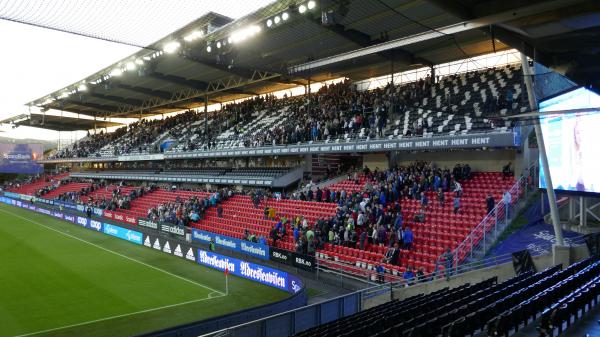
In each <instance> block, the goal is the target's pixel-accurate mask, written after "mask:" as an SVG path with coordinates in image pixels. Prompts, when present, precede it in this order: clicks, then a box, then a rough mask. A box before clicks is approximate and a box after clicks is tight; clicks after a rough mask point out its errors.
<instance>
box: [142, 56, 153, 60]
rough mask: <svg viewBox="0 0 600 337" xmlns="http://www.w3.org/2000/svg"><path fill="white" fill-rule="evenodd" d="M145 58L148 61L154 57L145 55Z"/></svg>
mask: <svg viewBox="0 0 600 337" xmlns="http://www.w3.org/2000/svg"><path fill="white" fill-rule="evenodd" d="M143 59H144V60H146V61H150V60H152V57H151V56H144V57H143Z"/></svg>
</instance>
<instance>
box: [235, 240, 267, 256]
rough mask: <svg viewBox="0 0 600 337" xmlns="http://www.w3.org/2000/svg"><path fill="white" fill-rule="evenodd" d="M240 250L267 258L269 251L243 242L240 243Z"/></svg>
mask: <svg viewBox="0 0 600 337" xmlns="http://www.w3.org/2000/svg"><path fill="white" fill-rule="evenodd" d="M240 250H241V251H242V252H246V253H251V254H253V255H260V256H263V257H266V256H267V250H266V249H264V248H262V247H259V246H256V245H249V244H247V243H245V242H244V241H242V242H241V243H240Z"/></svg>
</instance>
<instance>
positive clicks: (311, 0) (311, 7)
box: [306, 0, 317, 9]
mask: <svg viewBox="0 0 600 337" xmlns="http://www.w3.org/2000/svg"><path fill="white" fill-rule="evenodd" d="M306 6H307V7H308V9H313V8H315V7H316V6H317V3H316V2H315V1H314V0H310V1H309V2H308V3H307V4H306Z"/></svg>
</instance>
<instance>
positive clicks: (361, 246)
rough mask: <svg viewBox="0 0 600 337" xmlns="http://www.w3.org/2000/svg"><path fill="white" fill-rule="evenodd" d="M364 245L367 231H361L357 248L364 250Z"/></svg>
mask: <svg viewBox="0 0 600 337" xmlns="http://www.w3.org/2000/svg"><path fill="white" fill-rule="evenodd" d="M366 244H367V231H366V230H363V231H362V232H361V233H360V241H359V248H360V250H365V246H366Z"/></svg>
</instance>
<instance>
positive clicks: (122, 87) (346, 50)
mask: <svg viewBox="0 0 600 337" xmlns="http://www.w3.org/2000/svg"><path fill="white" fill-rule="evenodd" d="M309 4H310V6H309ZM575 4H576V5H577V6H574V5H575ZM309 7H311V9H309ZM599 7H600V4H599V2H598V1H589V0H588V1H585V0H560V1H558V0H529V1H524V0H502V1H501V0H455V1H450V0H360V1H359V0H321V1H316V2H313V1H307V0H305V1H297V0H283V1H277V2H275V3H273V4H271V5H269V6H266V7H264V8H261V9H259V10H257V11H256V12H253V13H251V14H249V15H247V16H245V17H242V18H240V19H238V20H235V21H233V20H232V19H230V18H227V17H225V16H222V15H219V14H216V13H209V14H207V15H204V16H203V17H201V18H199V19H198V20H196V21H194V22H192V23H190V24H188V25H186V26H185V27H183V28H181V29H179V30H177V31H175V32H173V33H171V34H169V35H168V36H166V37H165V38H163V39H161V40H159V41H157V42H156V43H154V44H152V45H150V46H148V47H147V48H145V49H143V50H141V51H140V52H138V53H136V54H134V55H132V56H130V57H128V58H126V59H124V60H121V61H120V62H117V63H116V64H114V65H112V66H110V67H107V68H105V69H102V70H101V71H99V72H97V73H96V74H93V75H92V76H89V77H87V78H85V79H82V81H80V82H78V83H74V84H73V85H71V86H69V87H68V88H64V89H61V90H58V91H56V92H54V93H51V94H49V95H47V96H45V97H42V98H39V99H37V100H35V101H33V102H30V103H28V104H29V105H35V106H39V107H42V108H43V109H57V110H64V111H70V112H75V113H80V114H85V115H90V116H96V117H139V116H147V115H155V114H161V113H168V112H174V111H180V110H185V109H189V108H195V107H199V106H203V105H204V104H205V100H206V99H208V103H209V104H210V103H215V102H226V101H231V100H234V99H239V98H244V97H249V96H253V95H256V94H263V93H268V92H273V91H276V90H282V89H286V88H290V87H294V86H297V85H303V84H306V83H307V82H308V80H309V79H311V80H313V81H323V80H328V79H332V78H337V77H341V76H345V77H349V78H352V79H354V80H360V79H366V78H371V77H375V76H380V75H384V74H389V73H390V72H391V71H392V67H393V70H394V71H395V72H399V71H403V70H409V69H413V68H420V67H423V66H428V65H434V64H440V63H445V62H450V61H454V60H459V59H464V58H466V57H472V56H477V55H481V54H486V53H491V52H494V51H499V50H504V49H508V48H513V47H514V48H518V49H520V50H523V51H525V52H526V53H527V54H528V55H530V56H533V54H534V52H533V48H536V53H540V55H542V54H541V52H542V51H543V53H544V54H543V55H542V56H544V57H546V59H547V60H556V57H554V56H555V54H554V53H553V49H552V40H551V38H552V37H556V36H561V34H563V35H564V34H570V33H571V32H573V31H578V30H580V29H584V30H585V29H588V30H589V29H591V30H593V31H592V32H594V33H596V31H595V30H596V29H597V28H596V25H599V24H600V20H598V19H597V17H596V16H597V13H598V12H600V8H599ZM301 11H302V13H300V12H301ZM284 13H286V14H284ZM590 15H591V17H590ZM595 36H598V35H597V34H596V35H595ZM584 37H585V36H584ZM592 37H593V36H592V35H590V36H589V37H588V40H593V41H595V39H592ZM567 38H568V39H573V37H572V36H567ZM577 38H581V37H580V36H578V37H577ZM544 39H546V40H544ZM568 47H570V48H575V47H579V45H576V44H574V42H572V41H571V45H568ZM588 51H589V49H588V50H587V51H586V52H588ZM560 52H563V53H564V51H563V50H560ZM571 57H572V56H571ZM392 60H393V62H392Z"/></svg>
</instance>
